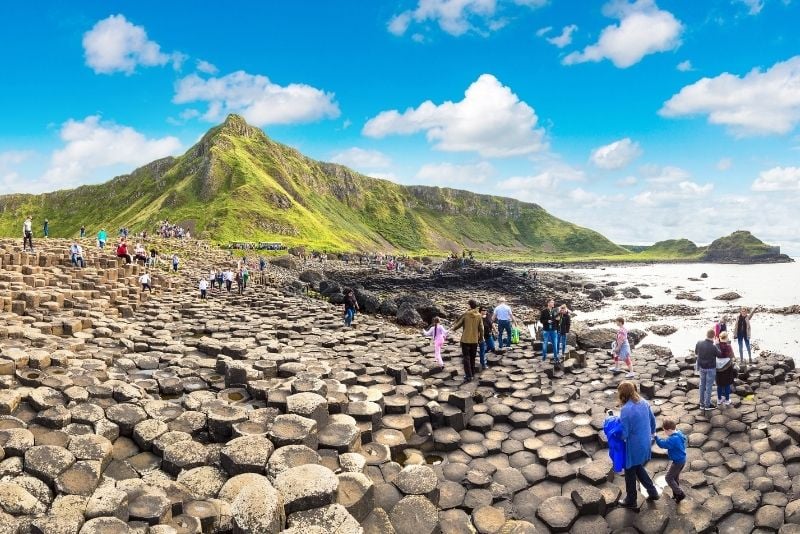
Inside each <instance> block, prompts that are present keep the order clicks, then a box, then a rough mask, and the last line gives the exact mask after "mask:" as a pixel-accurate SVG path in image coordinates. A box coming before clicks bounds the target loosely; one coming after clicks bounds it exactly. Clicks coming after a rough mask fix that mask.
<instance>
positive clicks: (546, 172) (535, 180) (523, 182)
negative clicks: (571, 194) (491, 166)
mask: <svg viewBox="0 0 800 534" xmlns="http://www.w3.org/2000/svg"><path fill="white" fill-rule="evenodd" d="M585 179H586V173H585V172H583V171H582V170H580V169H576V168H575V167H572V166H570V165H567V164H566V163H562V162H560V161H554V162H551V163H549V164H547V165H546V166H545V168H544V169H542V171H541V172H539V173H538V174H535V175H532V176H512V177H510V178H506V179H505V180H502V181H500V182H498V184H497V186H498V187H499V188H500V189H504V190H506V191H513V192H514V193H513V194H514V196H517V195H519V196H520V198H535V197H536V194H535V193H536V192H540V191H553V190H555V189H557V188H558V186H559V185H561V184H565V183H572V182H582V181H584V180H585Z"/></svg>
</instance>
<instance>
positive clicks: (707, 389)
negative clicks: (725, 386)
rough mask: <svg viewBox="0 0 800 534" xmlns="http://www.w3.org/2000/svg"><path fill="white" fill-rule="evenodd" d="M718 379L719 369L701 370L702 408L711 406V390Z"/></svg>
mask: <svg viewBox="0 0 800 534" xmlns="http://www.w3.org/2000/svg"><path fill="white" fill-rule="evenodd" d="M716 378H717V368H716V367H712V368H711V369H700V406H705V407H706V408H708V407H710V406H711V390H712V389H713V388H714V380H715V379H716Z"/></svg>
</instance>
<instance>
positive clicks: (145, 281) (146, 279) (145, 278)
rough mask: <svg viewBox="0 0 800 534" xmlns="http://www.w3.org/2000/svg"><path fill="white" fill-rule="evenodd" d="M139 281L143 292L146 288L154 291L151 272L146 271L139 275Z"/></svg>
mask: <svg viewBox="0 0 800 534" xmlns="http://www.w3.org/2000/svg"><path fill="white" fill-rule="evenodd" d="M139 283H140V284H142V292H144V290H145V289H146V290H147V291H149V292H150V293H152V292H153V287H152V286H151V285H150V273H147V272H145V273H144V274H143V275H142V276H140V277H139Z"/></svg>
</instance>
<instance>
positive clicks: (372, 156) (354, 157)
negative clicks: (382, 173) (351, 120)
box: [331, 147, 392, 169]
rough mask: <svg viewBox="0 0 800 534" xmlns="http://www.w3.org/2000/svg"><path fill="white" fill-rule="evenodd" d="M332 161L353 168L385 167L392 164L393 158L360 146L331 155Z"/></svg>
mask: <svg viewBox="0 0 800 534" xmlns="http://www.w3.org/2000/svg"><path fill="white" fill-rule="evenodd" d="M331 161H332V162H334V163H339V164H340V165H346V166H348V167H352V168H353V169H385V168H386V167H389V166H391V164H392V160H391V159H390V158H389V156H387V155H386V154H384V153H383V152H379V151H377V150H365V149H363V148H359V147H352V148H348V149H347V150H344V151H342V152H339V153H337V154H335V155H334V156H333V157H331Z"/></svg>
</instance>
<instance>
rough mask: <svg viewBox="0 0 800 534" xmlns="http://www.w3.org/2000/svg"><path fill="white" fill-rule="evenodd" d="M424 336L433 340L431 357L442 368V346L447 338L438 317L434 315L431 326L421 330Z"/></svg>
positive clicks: (445, 330)
mask: <svg viewBox="0 0 800 534" xmlns="http://www.w3.org/2000/svg"><path fill="white" fill-rule="evenodd" d="M423 335H424V336H425V337H429V338H431V339H432V340H433V357H434V359H435V360H436V364H437V365H438V366H439V367H440V368H441V369H444V361H442V346H443V345H444V342H445V341H446V340H447V329H446V328H445V327H443V326H442V325H441V324H440V321H439V318H438V317H434V318H433V321H432V324H431V327H430V328H428V329H427V330H425V331H423Z"/></svg>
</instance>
